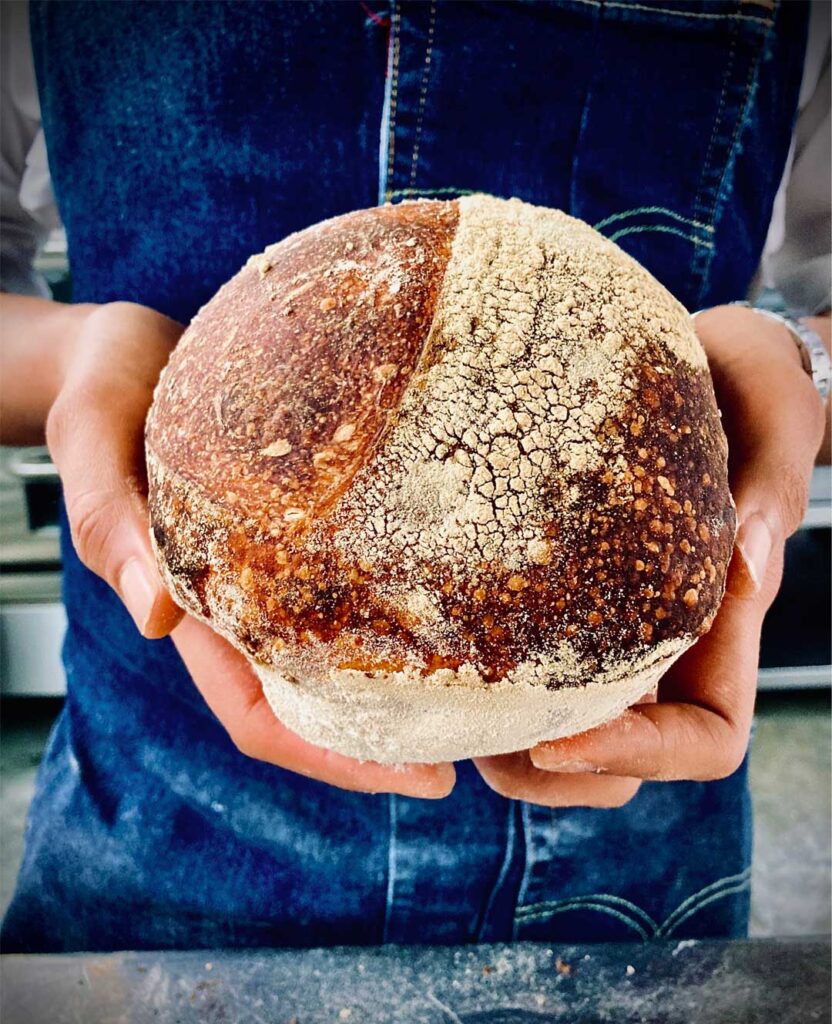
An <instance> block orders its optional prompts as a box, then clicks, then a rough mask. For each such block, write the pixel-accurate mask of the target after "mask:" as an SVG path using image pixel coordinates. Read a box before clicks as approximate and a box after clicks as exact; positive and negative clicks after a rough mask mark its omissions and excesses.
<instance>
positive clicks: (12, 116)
mask: <svg viewBox="0 0 832 1024" xmlns="http://www.w3.org/2000/svg"><path fill="white" fill-rule="evenodd" d="M59 226H60V219H59V217H58V211H57V207H56V205H55V197H54V195H53V193H52V183H51V180H50V177H49V165H48V162H47V159H46V142H45V140H44V136H43V129H42V128H41V123H40V104H39V102H38V93H37V83H36V81H35V71H34V65H33V63H32V48H31V41H30V38H29V9H28V3H27V2H26V0H3V2H0V291H7V292H17V293H19V294H22V295H43V296H46V297H48V296H49V288H48V287H47V284H46V282H45V281H44V279H43V277H42V276H41V275H40V274H38V272H37V271H36V270H35V268H34V260H35V256H36V255H37V253H38V251H39V249H40V247H41V246H42V245H43V243H44V241H45V239H46V237H47V235H48V233H49V231H50V230H52V229H53V228H56V227H59Z"/></svg>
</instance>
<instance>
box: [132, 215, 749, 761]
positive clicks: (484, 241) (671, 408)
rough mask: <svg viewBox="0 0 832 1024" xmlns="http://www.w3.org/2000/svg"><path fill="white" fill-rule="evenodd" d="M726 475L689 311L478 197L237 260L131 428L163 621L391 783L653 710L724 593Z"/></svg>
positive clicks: (731, 524) (577, 230)
mask: <svg viewBox="0 0 832 1024" xmlns="http://www.w3.org/2000/svg"><path fill="white" fill-rule="evenodd" d="M726 457H727V445H726V441H725V436H724V434H723V431H722V429H721V425H720V419H719V412H718V411H717V407H716V403H715V400H714V393H713V387H712V384H711V380H710V376H709V373H708V367H707V363H706V360H705V356H704V353H703V351H702V349H701V347H700V345H699V343H698V341H697V339H696V336H695V333H694V329H693V325H692V322H691V319H690V317H689V316H688V314H687V313H686V311H685V310H684V308H683V307H682V306H681V305H680V304H679V303H678V302H677V301H676V300H675V299H674V298H673V297H672V296H671V295H670V294H669V293H668V292H667V291H666V290H665V289H664V288H663V287H662V286H661V285H660V284H659V283H658V282H657V281H656V280H655V279H654V278H653V277H652V276H651V275H650V274H649V273H648V272H647V271H646V270H644V269H643V268H642V267H641V266H640V265H639V264H637V263H636V262H635V261H634V260H633V259H631V258H630V257H629V256H627V255H626V254H625V253H623V252H622V251H621V250H620V249H619V248H618V247H617V246H616V245H614V244H613V243H612V242H610V241H608V240H607V239H606V238H604V237H603V236H602V235H600V234H598V233H597V232H595V231H594V230H593V229H592V228H590V227H588V226H587V225H586V224H584V223H582V222H581V221H578V220H575V219H573V218H572V217H568V216H566V215H565V214H563V213H560V212H558V211H556V210H549V209H543V208H539V207H534V206H530V205H528V204H526V203H522V202H520V201H518V200H510V201H505V200H500V199H495V198H491V197H488V196H482V195H475V196H470V197H467V198H463V199H459V200H453V201H450V202H437V201H418V202H411V203H402V204H400V205H397V206H383V207H379V208H376V209H370V210H361V211H358V212H356V213H351V214H347V215H345V216H342V217H336V218H334V219H333V220H329V221H326V222H324V223H322V224H318V225H316V226H314V227H311V228H309V229H308V230H306V231H302V232H300V233H298V234H295V235H292V236H290V237H289V238H286V239H284V240H283V241H282V242H280V243H279V244H277V245H274V246H270V247H269V248H268V249H266V251H265V252H264V253H263V254H262V255H259V256H254V257H252V258H251V259H250V260H249V261H248V263H247V264H246V266H245V267H244V268H243V269H242V270H241V271H240V273H239V274H237V275H236V277H234V278H233V279H232V280H231V281H230V282H229V283H228V284H226V285H225V286H224V287H223V288H222V289H221V290H220V292H219V293H218V294H217V296H216V297H215V298H213V299H212V300H211V301H210V302H209V303H208V304H207V305H206V306H205V307H204V308H203V309H202V310H201V311H200V312H199V314H198V315H197V316H196V318H195V319H194V321H193V323H192V324H191V325H190V327H189V328H188V330H187V331H186V332H185V334H184V335H183V337H182V339H181V341H180V343H179V345H178V346H177V348H176V350H175V352H174V353H173V356H172V358H171V360H170V364H169V365H168V367H167V369H166V370H165V372H164V374H163V376H162V379H161V381H160V383H159V386H158V389H157V392H156V396H155V400H154V403H153V407H152V409H151V412H150V415H149V418H148V423H147V462H148V474H149V487H150V491H149V499H150V512H151V519H152V535H153V542H154V545H155V549H156V553H157V557H158V561H159V566H160V568H161V571H162V573H163V576H164V579H165V580H166V582H167V585H168V586H169V587H170V590H171V592H172V593H173V595H174V597H175V598H176V600H177V601H178V602H179V603H180V604H181V605H182V606H183V607H185V608H186V609H187V610H188V611H189V612H191V613H192V614H194V615H196V616H197V617H198V618H200V619H202V620H204V621H206V622H208V623H209V624H210V625H211V626H213V627H214V629H216V630H217V631H218V632H220V633H221V634H223V635H224V636H225V637H227V638H228V639H229V640H230V641H231V643H232V644H234V645H235V646H236V647H238V648H239V649H240V650H241V651H243V652H244V653H245V654H246V655H247V656H248V657H249V658H250V660H251V662H252V664H253V666H254V668H255V670H256V671H257V674H258V675H259V677H260V679H261V681H262V685H263V689H264V691H265V694H266V697H267V698H268V700H269V703H270V704H271V706H272V708H273V709H274V712H275V714H276V715H277V716H278V717H279V718H280V719H281V721H283V722H284V723H285V724H286V725H287V726H288V727H289V728H290V729H292V730H294V731H295V732H297V733H299V734H300V735H301V736H303V737H304V738H305V739H307V740H309V741H311V742H312V743H315V744H318V745H321V746H324V747H328V748H331V749H334V750H337V751H340V752H342V753H344V754H348V755H351V756H354V757H358V758H363V759H373V760H376V761H381V762H388V763H389V762H402V761H423V762H431V761H445V760H456V759H460V758H466V757H472V756H477V755H486V754H497V753H504V752H508V751H515V750H521V749H525V748H528V747H530V746H532V745H533V744H535V743H536V742H538V741H539V740H543V739H548V738H556V737H559V736H565V735H570V734H574V733H577V732H580V731H583V730H585V729H587V728H590V727H592V726H595V725H598V724H600V723H602V722H604V721H607V720H609V719H611V718H612V717H614V716H615V715H617V714H618V713H620V712H621V711H622V710H623V709H624V708H625V707H627V706H628V705H630V704H633V703H635V702H636V701H638V700H639V699H640V698H641V697H643V696H644V695H645V694H647V693H648V692H650V691H651V690H653V689H654V688H655V687H656V684H657V682H658V680H659V678H660V676H661V675H662V674H663V673H664V672H665V671H666V670H667V668H668V667H669V666H670V665H671V664H672V662H673V661H674V660H675V659H676V658H678V657H679V655H680V654H682V652H683V651H685V650H686V649H687V648H688V647H690V645H691V644H693V643H694V642H695V640H696V639H697V637H699V636H700V635H701V634H702V633H704V632H705V631H706V630H707V629H708V627H709V626H710V623H711V621H712V619H713V617H714V614H715V612H716V610H717V607H718V605H719V602H720V600H721V597H722V594H723V590H724V584H725V575H726V568H727V563H728V560H729V558H730V555H731V550H732V545H733V541H734V533H735V513H734V507H733V503H732V501H731V497H730V494H729V490H728V482H727V469H726Z"/></svg>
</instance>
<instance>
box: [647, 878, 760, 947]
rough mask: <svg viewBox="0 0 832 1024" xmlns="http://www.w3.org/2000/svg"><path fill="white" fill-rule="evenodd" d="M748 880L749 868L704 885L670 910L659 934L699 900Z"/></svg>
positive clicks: (660, 926)
mask: <svg viewBox="0 0 832 1024" xmlns="http://www.w3.org/2000/svg"><path fill="white" fill-rule="evenodd" d="M750 878H751V868H750V867H747V868H745V870H743V871H740V873H739V874H737V875H726V876H725V877H724V878H719V879H717V880H716V881H715V882H711V884H710V885H706V886H705V887H704V888H702V889H700V890H699V891H698V892H695V893H693V895H692V896H688V897H687V899H684V900H682V902H681V903H680V904H679V906H678V907H676V909H675V910H671V912H670V913H669V914H668V915H667V917H666V918H665V919H664V921H662V923H661V924H660V925H659V933H660V934H661V933H664V932H665V931H666V930H667V929H668V928H675V924H674V923H673V922H674V919H675V918H676V917H677V916H678V915H679V914H684V913H685V912H686V911H687V909H688V908H689V907H691V906H692V905H695V904H696V903H697V901H698V900H701V899H703V898H705V897H707V896H709V895H711V893H713V892H716V891H717V890H719V889H722V888H723V887H725V886H730V885H734V884H735V883H736V882H741V881H745V882H747V881H749V879H750Z"/></svg>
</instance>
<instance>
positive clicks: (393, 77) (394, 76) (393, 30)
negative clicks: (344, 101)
mask: <svg viewBox="0 0 832 1024" xmlns="http://www.w3.org/2000/svg"><path fill="white" fill-rule="evenodd" d="M400 21H401V15H400V14H399V9H398V7H396V8H394V10H393V16H392V18H391V19H390V36H391V43H392V46H393V62H392V68H391V71H390V119H389V121H388V124H387V177H386V179H385V182H384V186H385V196H384V198H385V201H387V202H389V201H390V200H391V199H392V197H393V196H392V192H391V191H390V182H391V181H392V178H393V164H394V162H395V158H396V104H397V102H398V90H399V51H400V40H399V23H400Z"/></svg>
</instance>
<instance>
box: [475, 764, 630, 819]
mask: <svg viewBox="0 0 832 1024" xmlns="http://www.w3.org/2000/svg"><path fill="white" fill-rule="evenodd" d="M474 763H475V764H476V766H477V769H478V770H479V773H480V775H482V777H483V779H484V780H485V782H486V783H487V784H488V786H489V787H490V788H491V789H493V790H494V791H495V792H496V793H499V794H500V796H504V797H507V798H508V799H510V800H524V801H526V802H527V803H532V804H539V805H541V806H543V807H623V805H624V804H626V803H628V802H629V801H630V800H632V799H633V797H634V796H635V795H636V793H637V792H638V788H639V786H640V785H641V780H640V779H630V778H615V777H613V776H609V777H604V776H600V775H590V774H583V775H574V774H565V775H557V774H553V773H552V772H548V771H540V770H539V769H538V768H536V767H535V766H534V765H533V764H532V762H531V761H530V760H529V755H528V753H527V752H525V751H523V752H521V753H518V754H500V755H498V756H496V757H478V758H476V759H475V762H474Z"/></svg>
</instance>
